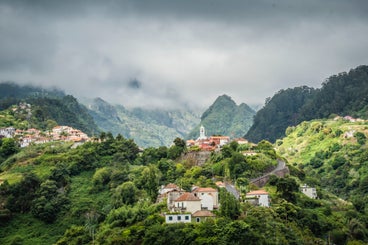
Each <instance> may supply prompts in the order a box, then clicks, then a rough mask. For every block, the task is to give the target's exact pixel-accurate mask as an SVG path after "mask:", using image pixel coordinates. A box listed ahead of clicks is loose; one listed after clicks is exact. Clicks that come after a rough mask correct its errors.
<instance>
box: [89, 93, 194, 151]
mask: <svg viewBox="0 0 368 245" xmlns="http://www.w3.org/2000/svg"><path fill="white" fill-rule="evenodd" d="M88 108H89V112H90V114H91V116H92V117H93V118H94V120H95V122H96V124H97V125H98V126H99V127H100V128H101V129H102V130H103V131H106V132H107V131H109V132H111V133H112V134H113V135H117V134H121V135H123V136H124V137H127V138H132V139H134V141H135V142H136V143H137V144H138V145H140V146H143V147H149V146H153V147H154V146H156V147H157V146H169V145H171V144H172V142H173V140H174V139H175V138H176V137H180V138H183V137H184V136H185V135H186V134H188V132H189V131H190V130H191V129H192V128H193V127H195V125H197V124H198V122H199V116H198V113H196V112H194V111H192V110H190V109H177V110H162V109H143V108H133V109H127V108H125V107H124V106H122V105H111V104H109V103H108V102H106V101H104V100H103V99H101V98H96V99H94V100H93V101H92V102H90V103H89V105H88Z"/></svg>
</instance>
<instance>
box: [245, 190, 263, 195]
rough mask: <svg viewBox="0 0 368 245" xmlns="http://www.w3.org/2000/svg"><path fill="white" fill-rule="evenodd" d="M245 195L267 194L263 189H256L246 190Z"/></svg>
mask: <svg viewBox="0 0 368 245" xmlns="http://www.w3.org/2000/svg"><path fill="white" fill-rule="evenodd" d="M247 195H268V192H267V191H265V190H257V191H251V192H248V193H247Z"/></svg>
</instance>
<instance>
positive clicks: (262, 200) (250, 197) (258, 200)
mask: <svg viewBox="0 0 368 245" xmlns="http://www.w3.org/2000/svg"><path fill="white" fill-rule="evenodd" d="M246 199H247V201H248V202H250V203H253V204H255V205H258V206H262V207H269V206H270V200H269V196H268V192H267V191H265V190H256V191H251V192H248V193H247V195H246Z"/></svg>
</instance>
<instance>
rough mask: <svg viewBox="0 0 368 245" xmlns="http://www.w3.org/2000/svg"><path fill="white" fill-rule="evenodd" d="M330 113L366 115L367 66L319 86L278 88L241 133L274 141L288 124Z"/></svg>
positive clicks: (342, 74)
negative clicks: (317, 87) (319, 87)
mask: <svg viewBox="0 0 368 245" xmlns="http://www.w3.org/2000/svg"><path fill="white" fill-rule="evenodd" d="M334 114H337V115H341V116H346V115H351V116H354V117H361V118H368V66H359V67H357V68H355V69H352V70H350V71H349V72H348V73H346V72H343V73H339V74H338V75H334V76H331V77H330V78H328V79H327V80H326V81H325V82H324V83H323V84H322V88H321V89H313V88H308V87H306V86H303V87H298V88H293V89H286V90H281V91H279V92H278V93H276V94H275V95H274V96H273V97H272V98H271V99H269V100H267V101H266V104H265V106H264V107H263V108H262V109H261V110H259V111H258V112H257V114H256V116H255V117H254V124H253V126H252V127H251V128H250V129H249V131H248V133H247V134H246V135H245V137H246V138H247V139H249V140H251V141H253V142H259V141H261V140H262V139H267V140H269V141H271V142H274V141H275V140H276V139H278V138H281V137H283V136H284V135H285V129H286V128H287V127H288V126H293V125H297V124H298V123H300V122H302V121H306V120H312V119H318V118H328V117H330V116H333V115H334Z"/></svg>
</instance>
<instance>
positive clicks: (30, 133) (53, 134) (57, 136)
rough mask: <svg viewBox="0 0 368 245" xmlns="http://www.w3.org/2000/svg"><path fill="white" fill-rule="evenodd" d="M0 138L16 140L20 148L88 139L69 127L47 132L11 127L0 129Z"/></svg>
mask: <svg viewBox="0 0 368 245" xmlns="http://www.w3.org/2000/svg"><path fill="white" fill-rule="evenodd" d="M0 137H1V138H4V137H5V138H16V139H17V140H18V142H19V145H20V146H21V147H26V146H29V145H30V144H31V143H34V144H42V143H47V142H51V141H72V142H76V143H77V142H80V143H81V142H85V141H89V140H90V138H89V137H88V135H87V134H85V133H83V132H82V131H80V130H78V129H74V128H72V127H69V126H56V127H54V128H53V129H52V130H50V131H48V132H43V131H40V130H38V129H35V128H30V129H27V130H20V129H15V128H13V127H8V128H0Z"/></svg>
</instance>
